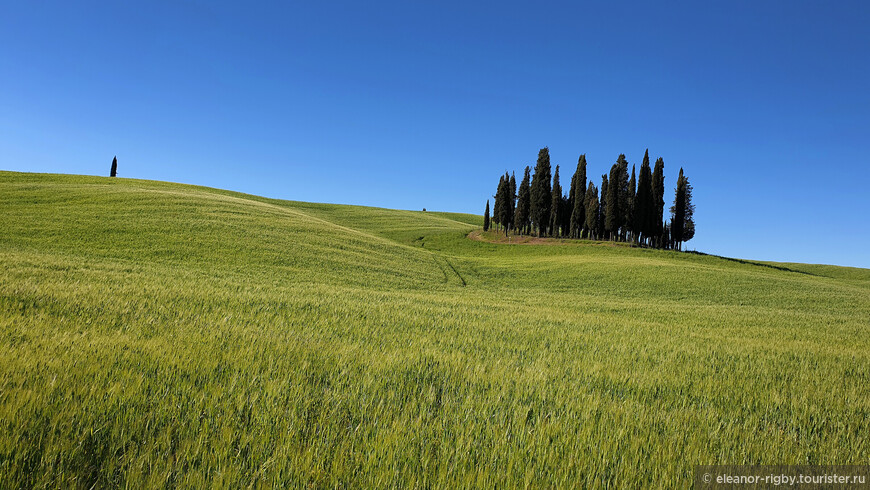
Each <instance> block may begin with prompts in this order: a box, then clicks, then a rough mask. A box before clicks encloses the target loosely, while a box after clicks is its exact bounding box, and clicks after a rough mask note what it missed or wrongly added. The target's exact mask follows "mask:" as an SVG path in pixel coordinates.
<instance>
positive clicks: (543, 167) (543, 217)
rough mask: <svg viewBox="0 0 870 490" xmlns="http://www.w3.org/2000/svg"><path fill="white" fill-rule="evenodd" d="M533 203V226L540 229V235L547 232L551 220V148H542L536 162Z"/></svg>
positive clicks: (531, 211)
mask: <svg viewBox="0 0 870 490" xmlns="http://www.w3.org/2000/svg"><path fill="white" fill-rule="evenodd" d="M530 194H531V196H530V197H531V205H530V206H529V210H530V214H531V219H532V226H534V227H535V228H536V229H537V231H538V236H541V235H542V234H547V224H548V222H549V220H550V204H551V200H552V193H551V189H550V149H549V148H547V147H544V148H541V150H540V151H539V152H538V162H537V163H536V164H535V175H534V177H533V178H532V185H531V191H530Z"/></svg>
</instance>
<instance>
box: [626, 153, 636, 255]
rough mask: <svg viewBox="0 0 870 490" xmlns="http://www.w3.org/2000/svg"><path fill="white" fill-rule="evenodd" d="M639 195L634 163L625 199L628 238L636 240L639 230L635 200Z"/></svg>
mask: <svg viewBox="0 0 870 490" xmlns="http://www.w3.org/2000/svg"><path fill="white" fill-rule="evenodd" d="M636 195H637V177H636V175H635V172H634V165H632V166H631V179H629V181H628V193H627V194H626V200H625V217H624V219H625V221H624V223H625V229H626V230H628V233H629V235H628V236H627V237H626V238H630V239H631V240H636V235H637V230H636V229H635V228H634V211H635V209H634V207H635V204H634V201H635V196H636Z"/></svg>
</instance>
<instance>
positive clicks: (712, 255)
mask: <svg viewBox="0 0 870 490" xmlns="http://www.w3.org/2000/svg"><path fill="white" fill-rule="evenodd" d="M686 253H690V254H695V255H704V256H707V257H716V258H718V259H722V260H729V261H731V262H737V263H738V264H746V265H756V266H758V267H767V268H768V269H776V270H778V271H784V272H794V273H796V274H804V275H807V276H816V277H824V276H820V275H819V274H813V273H812V272H807V271H799V270H797V269H790V268H788V267H783V266H781V265H773V264H765V263H762V262H753V261H751V260H743V259H734V258H731V257H723V256H721V255H714V254H708V253H704V252H698V251H696V250H690V251H687V252H686Z"/></svg>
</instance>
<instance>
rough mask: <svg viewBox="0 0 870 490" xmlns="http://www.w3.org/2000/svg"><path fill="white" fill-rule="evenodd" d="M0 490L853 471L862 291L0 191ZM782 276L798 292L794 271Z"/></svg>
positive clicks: (341, 211) (296, 206) (864, 341)
mask: <svg viewBox="0 0 870 490" xmlns="http://www.w3.org/2000/svg"><path fill="white" fill-rule="evenodd" d="M0 209H2V211H3V212H2V214H0V263H2V266H3V267H2V268H0V482H3V485H2V486H9V487H33V486H40V487H42V486H51V487H55V486H82V487H91V486H92V485H94V484H96V485H97V486H98V487H106V486H130V487H163V486H169V485H179V486H185V487H206V486H230V487H240V486H249V485H255V486H265V485H268V486H272V485H282V486H294V487H295V486H303V485H305V486H318V487H335V486H355V487H357V486H362V487H371V486H377V487H383V486H398V487H428V486H438V487H445V486H447V487H471V486H484V487H515V486H526V485H530V486H536V487H538V486H541V487H550V486H558V487H566V486H571V487H574V486H591V487H607V486H610V487H613V486H619V487H624V486H632V487H634V486H638V487H648V486H663V487H686V486H688V485H690V484H691V483H690V482H691V474H692V468H693V466H694V465H696V464H713V463H723V464H724V463H729V464H740V463H759V464H798V463H808V464H815V463H819V464H870V435H868V434H870V335H868V333H870V321H868V318H870V294H868V293H870V280H868V278H870V271H867V270H864V269H848V268H838V267H832V266H815V265H806V264H768V265H773V266H775V267H767V266H759V264H758V263H748V262H745V261H734V260H726V259H722V258H718V257H713V256H704V255H696V254H686V253H676V252H666V251H657V250H645V249H632V248H628V247H610V246H598V245H595V244H590V243H586V242H570V243H561V244H558V245H554V246H516V245H511V244H502V243H490V242H487V241H478V240H470V239H468V238H467V235H468V234H469V232H471V231H472V230H475V229H476V228H478V227H479V226H480V224H479V223H480V217H475V216H470V215H455V214H450V213H433V212H416V211H395V210H387V209H376V208H365V207H356V206H340V205H326V204H310V203H298V202H289V201H279V200H271V199H265V198H260V197H256V196H248V195H244V194H238V193H233V192H228V191H221V190H216V189H207V188H202V187H194V186H186V185H178V184H169V183H162V182H149V181H138V180H127V179H108V178H97V177H81V176H60V175H41V174H20V173H9V172H0ZM796 271H799V272H805V273H796Z"/></svg>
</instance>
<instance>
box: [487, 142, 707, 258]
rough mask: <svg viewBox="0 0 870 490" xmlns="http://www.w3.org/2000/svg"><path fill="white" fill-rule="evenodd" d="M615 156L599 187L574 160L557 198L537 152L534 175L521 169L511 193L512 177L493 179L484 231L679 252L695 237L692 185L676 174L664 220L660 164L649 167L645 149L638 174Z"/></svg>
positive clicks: (546, 159) (544, 151)
mask: <svg viewBox="0 0 870 490" xmlns="http://www.w3.org/2000/svg"><path fill="white" fill-rule="evenodd" d="M628 166H629V162H628V160H627V159H626V157H625V154H620V155H619V156H618V157H617V159H616V163H614V164H613V165H611V167H610V172H608V173H605V174H603V175H601V187H600V188H597V187H595V185H593V183H592V182H591V181H587V178H586V175H587V161H586V155H585V154H582V155H580V157H579V158H578V159H577V167H576V169H575V170H574V173H573V175H572V176H571V185H570V188H569V189H568V192H567V193H563V192H562V191H563V188H562V184H561V179H560V173H561V167H560V166H559V165H556V168H555V171H553V173H552V175H551V163H550V150H549V149H548V148H546V147H544V148H541V149H540V151H538V160H537V162H536V163H535V168H534V173H533V172H532V169H531V168H530V167H529V166H526V167H525V171H524V173H523V179H522V182H521V183H520V185H519V189H518V188H517V180H516V176H515V174H514V173H513V172H507V171H506V172H505V173H504V175H501V176H500V177H499V184H498V189H497V191H496V193H495V195H494V196H493V197H494V198H495V202H494V205H493V209H492V213H491V214H490V213H489V201H487V209H486V211H487V213H486V214H487V215H488V220H487V219H485V221H486V223H487V226H486V227H487V229H488V228H491V227H495V228H497V229H498V226H501V227H502V230H503V231H504V232H505V235H509V234H510V233H511V232H512V231H513V232H514V233H518V234H527V233H537V235H538V236H553V237H569V238H595V239H608V240H617V241H626V242H628V241H630V242H632V243H633V244H635V245H639V246H647V247H658V248H667V247H671V248H675V249H680V248H681V246H682V243H683V242H685V241H687V240H690V239H692V237H694V235H695V221H694V211H695V206H694V205H693V204H692V185H691V184H690V183H689V180H688V178H687V177H686V176H685V175H684V173H683V169H680V175H679V178H678V179H677V186H676V188H675V189H674V204H673V206H671V207H670V219H666V218H665V216H664V181H665V176H664V167H665V164H664V160H663V159H662V158H661V157H659V158H658V159H657V160H656V162H655V168H653V167H652V166H651V165H650V158H649V149H647V150H646V151H644V155H643V161H642V163H641V164H640V168H639V169H638V168H637V166H636V165H632V166H631V173H630V174H629V171H628Z"/></svg>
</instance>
